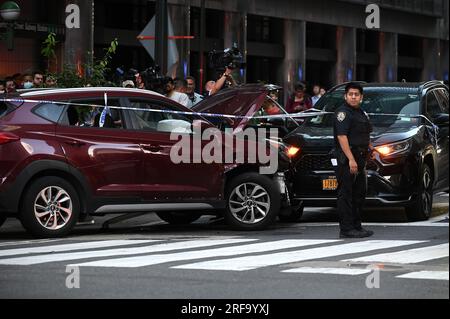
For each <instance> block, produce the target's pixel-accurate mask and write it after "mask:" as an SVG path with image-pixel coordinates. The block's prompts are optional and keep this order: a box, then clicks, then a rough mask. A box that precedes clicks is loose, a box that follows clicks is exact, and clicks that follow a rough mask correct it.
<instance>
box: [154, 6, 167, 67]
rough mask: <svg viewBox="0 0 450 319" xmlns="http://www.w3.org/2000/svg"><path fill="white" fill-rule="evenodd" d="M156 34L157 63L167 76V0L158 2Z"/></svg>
mask: <svg viewBox="0 0 450 319" xmlns="http://www.w3.org/2000/svg"><path fill="white" fill-rule="evenodd" d="M155 32H156V34H155V35H156V40H155V63H156V64H157V65H158V66H159V67H160V70H161V73H162V74H167V36H168V27H167V0H157V1H156V19H155Z"/></svg>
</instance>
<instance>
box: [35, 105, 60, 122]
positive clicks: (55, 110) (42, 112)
mask: <svg viewBox="0 0 450 319" xmlns="http://www.w3.org/2000/svg"><path fill="white" fill-rule="evenodd" d="M63 111H64V105H60V104H55V103H45V104H41V105H39V106H38V107H37V108H36V109H34V113H35V114H37V115H39V116H40V117H43V118H44V119H46V120H49V121H51V122H55V123H56V122H58V120H59V117H60V116H61V113H62V112H63Z"/></svg>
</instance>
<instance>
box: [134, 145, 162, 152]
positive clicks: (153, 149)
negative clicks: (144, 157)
mask: <svg viewBox="0 0 450 319" xmlns="http://www.w3.org/2000/svg"><path fill="white" fill-rule="evenodd" d="M139 145H140V146H141V147H142V149H144V150H147V151H150V152H159V151H160V150H162V147H161V146H160V145H155V144H139Z"/></svg>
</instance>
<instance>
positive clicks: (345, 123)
mask: <svg viewBox="0 0 450 319" xmlns="http://www.w3.org/2000/svg"><path fill="white" fill-rule="evenodd" d="M370 132H372V125H371V124H370V121H369V116H368V115H367V113H366V112H364V111H363V110H362V109H361V108H360V107H358V108H356V109H355V108H353V107H351V106H350V105H348V104H347V103H344V105H342V106H340V107H339V108H338V109H337V110H336V112H335V116H334V141H335V143H336V145H337V146H338V147H340V144H339V142H338V139H337V136H338V135H346V136H347V138H348V142H349V144H350V147H361V148H367V147H369V143H370Z"/></svg>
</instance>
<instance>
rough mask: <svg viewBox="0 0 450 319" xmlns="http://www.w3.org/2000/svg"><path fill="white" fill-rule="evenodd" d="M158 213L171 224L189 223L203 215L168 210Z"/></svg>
mask: <svg viewBox="0 0 450 319" xmlns="http://www.w3.org/2000/svg"><path fill="white" fill-rule="evenodd" d="M156 215H157V216H158V217H159V218H161V219H162V220H163V221H165V222H167V223H169V224H171V225H188V224H190V223H193V222H195V221H196V220H197V219H199V218H200V217H201V216H202V215H201V214H199V213H195V212H166V213H156Z"/></svg>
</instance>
